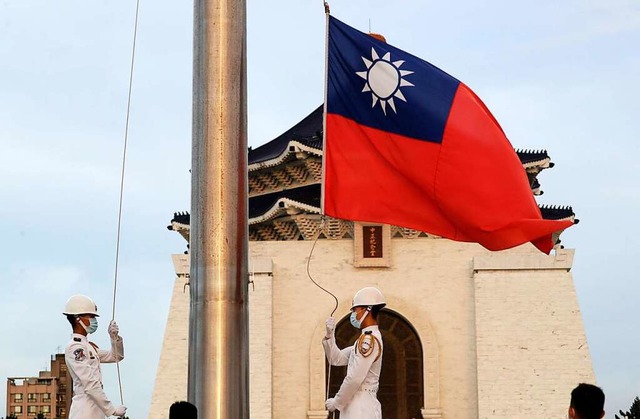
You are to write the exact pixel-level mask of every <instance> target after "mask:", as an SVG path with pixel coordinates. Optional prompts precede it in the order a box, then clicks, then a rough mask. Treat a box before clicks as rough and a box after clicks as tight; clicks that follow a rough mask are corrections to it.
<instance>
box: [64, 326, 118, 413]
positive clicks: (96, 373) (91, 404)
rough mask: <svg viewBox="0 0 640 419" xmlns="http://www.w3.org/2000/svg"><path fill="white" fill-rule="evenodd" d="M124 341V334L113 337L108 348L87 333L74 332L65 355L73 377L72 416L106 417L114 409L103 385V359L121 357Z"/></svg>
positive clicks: (108, 360)
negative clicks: (116, 337)
mask: <svg viewBox="0 0 640 419" xmlns="http://www.w3.org/2000/svg"><path fill="white" fill-rule="evenodd" d="M123 358H124V345H123V341H122V338H121V337H118V340H112V341H111V350H109V351H105V350H103V349H100V348H98V346H97V345H95V344H94V343H93V342H89V341H88V340H87V337H86V336H83V335H80V334H77V333H74V334H73V335H72V336H71V341H70V342H69V344H67V347H66V348H65V352H64V359H65V361H66V363H67V367H68V369H69V374H70V375H71V378H72V379H73V399H72V402H71V409H70V411H69V419H98V418H100V419H104V417H105V416H111V415H112V414H113V412H114V410H115V407H114V406H113V403H111V401H109V399H108V398H107V395H106V394H105V393H104V390H103V388H102V371H101V370H100V363H102V362H105V363H108V362H116V361H121V360H122V359H123Z"/></svg>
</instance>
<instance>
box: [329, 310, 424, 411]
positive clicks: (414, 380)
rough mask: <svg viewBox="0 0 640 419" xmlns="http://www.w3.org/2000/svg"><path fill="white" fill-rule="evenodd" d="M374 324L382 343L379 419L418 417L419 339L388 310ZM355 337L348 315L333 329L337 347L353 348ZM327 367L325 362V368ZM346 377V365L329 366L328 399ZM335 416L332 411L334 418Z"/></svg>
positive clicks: (421, 390)
mask: <svg viewBox="0 0 640 419" xmlns="http://www.w3.org/2000/svg"><path fill="white" fill-rule="evenodd" d="M378 324H379V326H380V333H382V340H383V342H384V352H383V354H382V372H381V374H380V389H379V390H378V400H380V404H381V405H382V418H383V419H418V418H422V413H421V409H422V407H423V406H424V379H423V374H424V370H423V363H422V344H421V343H420V338H419V337H418V334H417V333H416V331H415V329H414V328H413V326H411V324H410V323H409V322H408V321H407V320H406V319H405V318H404V317H402V316H401V315H399V314H398V313H396V312H394V311H392V310H388V309H383V310H382V311H381V312H380V314H379V315H378ZM359 335H360V331H359V330H358V329H356V328H355V327H353V326H351V323H349V316H346V317H344V318H342V319H341V320H340V322H339V323H338V325H337V327H336V343H337V344H338V347H339V348H345V347H347V346H351V345H353V344H354V342H355V341H356V339H357V338H358V336H359ZM328 365H329V364H328V363H327V362H326V360H325V368H328ZM327 371H328V370H327ZM346 374H347V367H346V366H345V367H332V369H331V377H330V378H331V382H330V383H329V397H332V396H333V395H335V394H336V392H337V391H338V389H339V388H340V384H342V380H344V377H345V375H346ZM339 417H340V415H339V414H338V412H336V418H339Z"/></svg>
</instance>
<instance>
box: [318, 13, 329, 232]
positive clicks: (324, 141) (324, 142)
mask: <svg viewBox="0 0 640 419" xmlns="http://www.w3.org/2000/svg"><path fill="white" fill-rule="evenodd" d="M324 15H325V20H326V28H325V43H324V111H323V112H322V156H323V160H324V161H323V162H322V177H321V180H320V213H321V214H322V216H323V217H324V195H325V194H324V178H325V176H326V174H327V165H326V164H325V161H326V160H325V159H324V157H325V156H326V155H327V91H328V87H329V16H330V15H331V10H330V8H329V3H327V2H326V1H325V2H324ZM318 234H320V233H318Z"/></svg>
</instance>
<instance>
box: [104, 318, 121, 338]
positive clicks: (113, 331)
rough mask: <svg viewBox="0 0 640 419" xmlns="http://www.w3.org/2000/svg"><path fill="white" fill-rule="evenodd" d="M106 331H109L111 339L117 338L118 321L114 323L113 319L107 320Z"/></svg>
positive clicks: (118, 330)
mask: <svg viewBox="0 0 640 419" xmlns="http://www.w3.org/2000/svg"><path fill="white" fill-rule="evenodd" d="M107 331H108V332H109V336H110V337H111V340H118V338H119V337H120V336H119V335H118V333H119V332H120V328H119V327H118V323H116V322H115V320H111V322H109V328H108V329H107Z"/></svg>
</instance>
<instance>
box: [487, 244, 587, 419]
mask: <svg viewBox="0 0 640 419" xmlns="http://www.w3.org/2000/svg"><path fill="white" fill-rule="evenodd" d="M572 260H573V251H572V250H569V251H561V252H559V254H558V255H557V256H556V257H546V256H544V255H541V254H539V253H537V254H536V253H533V254H531V253H529V254H523V255H520V256H519V257H514V256H513V255H509V254H503V253H496V254H492V255H484V256H481V257H478V258H477V259H476V261H475V262H476V263H475V267H476V269H477V271H476V275H475V288H476V334H477V352H478V399H479V401H478V404H479V417H480V419H485V418H504V419H507V418H509V419H511V418H526V417H528V418H534V417H535V418H562V417H565V415H566V411H567V408H568V404H569V397H570V392H571V390H572V389H573V388H574V387H575V386H576V385H577V384H578V383H580V382H588V383H593V382H594V380H595V378H594V375H593V370H592V367H591V359H590V356H589V348H588V345H587V341H586V338H585V334H584V329H583V325H582V317H581V315H580V308H579V307H578V300H577V297H576V293H575V289H574V285H573V279H572V276H571V273H570V272H569V269H570V268H571V264H572Z"/></svg>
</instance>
